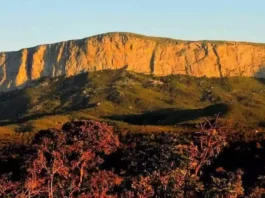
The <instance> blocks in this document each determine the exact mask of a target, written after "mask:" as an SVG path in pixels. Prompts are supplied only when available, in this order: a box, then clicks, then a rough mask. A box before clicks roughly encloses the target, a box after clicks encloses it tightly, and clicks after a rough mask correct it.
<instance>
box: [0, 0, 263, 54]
mask: <svg viewBox="0 0 265 198" xmlns="http://www.w3.org/2000/svg"><path fill="white" fill-rule="evenodd" d="M264 10H265V1H264V0H0V51H12V50H18V49H21V48H25V47H31V46H35V45H38V44H44V43H53V42H58V41H63V40H69V39H79V38H84V37H88V36H91V35H95V34H100V33H105V32H113V31H125V32H134V33H140V34H146V35H153V36H163V37H172V38H176V39H184V40H238V41H252V42H265V12H264Z"/></svg>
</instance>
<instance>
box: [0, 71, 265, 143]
mask: <svg viewBox="0 0 265 198" xmlns="http://www.w3.org/2000/svg"><path fill="white" fill-rule="evenodd" d="M264 112H265V81H264V80H263V79H257V78H251V77H231V78H206V77H201V78H196V77H190V76H185V75H175V76H174V75H172V76H153V75H144V74H138V73H134V72H129V71H126V70H125V69H119V70H104V71H97V72H90V73H83V74H79V75H76V76H72V77H64V76H61V77H55V78H42V79H40V80H37V81H34V82H32V83H31V84H30V85H29V86H28V87H27V88H25V89H21V90H16V91H12V92H9V93H5V94H2V95H0V125H1V127H0V130H1V134H0V139H1V143H3V144H5V143H10V142H13V143H14V142H19V143H21V142H22V143H27V142H28V141H30V139H31V137H32V136H33V135H34V133H32V132H37V131H39V130H40V129H46V128H49V127H55V128H60V127H61V125H62V124H63V123H65V122H67V121H69V120H73V119H88V118H94V119H103V120H105V121H107V122H111V123H114V124H115V125H117V126H119V127H123V128H127V129H128V130H129V131H132V132H133V131H137V132H141V131H143V132H148V131H161V130H162V131H179V130H181V129H183V128H185V127H189V126H192V125H194V124H196V123H198V122H201V121H203V120H204V118H209V119H212V118H215V117H216V115H217V114H220V116H221V118H222V119H223V120H224V121H228V120H229V122H231V121H234V122H235V123H239V124H240V125H245V126H247V127H252V128H253V129H256V128H257V127H262V126H264V120H265V115H264ZM151 125H152V126H151Z"/></svg>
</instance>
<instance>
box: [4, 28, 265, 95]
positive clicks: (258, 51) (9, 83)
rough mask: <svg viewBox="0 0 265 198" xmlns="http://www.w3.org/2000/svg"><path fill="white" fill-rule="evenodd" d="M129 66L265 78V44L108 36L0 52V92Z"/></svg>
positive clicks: (162, 71) (157, 72)
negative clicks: (43, 79) (43, 80)
mask: <svg viewBox="0 0 265 198" xmlns="http://www.w3.org/2000/svg"><path fill="white" fill-rule="evenodd" d="M125 66H126V68H127V69H128V70H131V71H135V72H140V73H146V74H155V75H169V74H187V75H191V76H208V77H226V76H255V77H265V45H263V44H251V43H240V42H218V41H179V40H173V39H166V38H156V37H147V36H142V35H136V34H131V33H108V34H103V35H97V36H93V37H90V38H86V39H82V40H75V41H66V42H61V43H55V44H49V45H40V46H37V47H33V48H28V49H22V50H20V51H17V52H2V53H0V91H1V92H3V91H9V90H13V89H15V88H19V87H23V86H25V85H26V84H27V83H29V82H30V81H32V80H35V79H38V78H41V77H44V76H49V77H54V76H60V75H66V76H71V75H75V74H78V73H81V72H85V71H95V70H103V69H118V68H123V67H125Z"/></svg>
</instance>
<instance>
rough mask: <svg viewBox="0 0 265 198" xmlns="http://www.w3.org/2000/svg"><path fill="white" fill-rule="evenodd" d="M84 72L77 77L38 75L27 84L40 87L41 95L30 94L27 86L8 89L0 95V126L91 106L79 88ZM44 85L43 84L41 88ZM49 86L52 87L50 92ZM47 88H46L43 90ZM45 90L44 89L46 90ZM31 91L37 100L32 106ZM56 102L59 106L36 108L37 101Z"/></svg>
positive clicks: (81, 86) (83, 81)
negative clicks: (39, 76)
mask: <svg viewBox="0 0 265 198" xmlns="http://www.w3.org/2000/svg"><path fill="white" fill-rule="evenodd" d="M88 82H89V80H88V74H87V73H82V74H79V75H77V76H71V77H67V78H65V77H63V76H62V77H59V78H58V79H57V80H56V79H54V78H42V79H39V80H37V81H34V82H32V83H31V85H29V87H34V90H33V91H35V89H41V90H43V92H45V93H44V94H42V95H41V94H40V95H37V93H30V94H31V95H29V93H28V92H29V90H28V89H27V88H25V89H22V90H16V91H11V92H8V93H4V94H1V95H0V126H5V125H9V124H15V123H23V122H26V121H28V120H32V119H37V118H41V117H44V116H50V115H54V114H64V113H67V112H70V111H78V110H81V109H84V108H92V107H95V106H96V105H97V104H96V103H90V101H89V97H87V96H85V95H84V93H83V89H84V88H85V87H86V86H87V83H88ZM43 84H47V87H45V86H44V87H43ZM50 87H54V89H53V90H52V91H51V90H50ZM46 89H47V90H46ZM46 91H47V92H46ZM34 94H36V95H37V98H38V102H37V103H36V104H35V105H32V104H31V102H32V101H33V100H34ZM56 100H57V101H60V105H59V106H56V107H54V108H53V107H49V106H48V108H50V109H48V110H47V109H45V106H44V107H42V108H40V109H37V107H38V105H39V103H41V102H50V104H52V103H53V102H54V101H56ZM32 109H35V110H34V112H33V113H34V114H31V115H29V113H30V111H32Z"/></svg>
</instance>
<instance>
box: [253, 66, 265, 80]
mask: <svg viewBox="0 0 265 198" xmlns="http://www.w3.org/2000/svg"><path fill="white" fill-rule="evenodd" d="M255 77H256V79H257V80H258V81H259V82H261V83H263V84H265V67H263V68H260V69H259V71H257V72H256V73H255Z"/></svg>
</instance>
